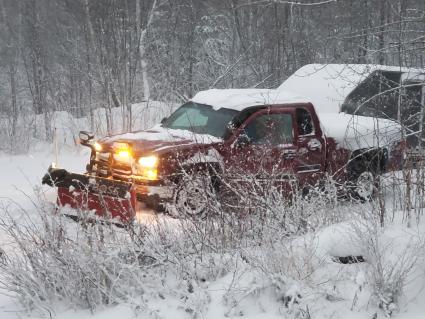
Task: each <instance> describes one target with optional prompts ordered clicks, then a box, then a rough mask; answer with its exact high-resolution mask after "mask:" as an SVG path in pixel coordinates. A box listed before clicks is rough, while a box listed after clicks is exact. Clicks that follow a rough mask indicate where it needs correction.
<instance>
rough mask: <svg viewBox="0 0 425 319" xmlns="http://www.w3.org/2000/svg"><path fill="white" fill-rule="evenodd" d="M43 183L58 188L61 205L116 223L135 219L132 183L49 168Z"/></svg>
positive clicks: (58, 201)
mask: <svg viewBox="0 0 425 319" xmlns="http://www.w3.org/2000/svg"><path fill="white" fill-rule="evenodd" d="M42 184H47V185H49V186H52V187H57V188H58V193H57V199H56V204H57V205H58V206H61V207H71V208H74V209H77V210H79V211H82V212H88V213H94V214H96V215H97V216H99V217H101V218H102V219H103V220H106V221H111V222H113V223H121V224H128V223H130V222H132V221H133V220H134V217H135V207H136V194H135V191H134V189H133V187H132V184H131V183H128V182H123V181H117V180H112V179H108V178H102V177H94V176H90V175H85V174H75V173H69V172H68V171H66V170H65V169H58V168H49V170H48V172H47V174H46V175H45V176H44V177H43V180H42Z"/></svg>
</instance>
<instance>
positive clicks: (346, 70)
mask: <svg viewBox="0 0 425 319" xmlns="http://www.w3.org/2000/svg"><path fill="white" fill-rule="evenodd" d="M378 70H380V71H387V72H401V73H403V80H406V79H418V78H423V75H424V74H425V70H421V69H414V68H403V67H398V66H385V65H378V64H307V65H305V66H303V67H302V68H300V69H298V70H297V71H296V72H295V73H294V74H293V75H291V76H290V77H289V78H288V79H287V80H286V81H285V82H283V83H282V84H281V85H280V86H279V87H278V89H277V90H283V91H285V92H287V91H289V92H293V93H294V94H300V95H302V96H305V97H306V98H307V99H308V100H310V101H311V102H312V103H313V104H314V106H315V107H316V111H317V112H319V113H339V112H340V109H341V105H342V103H343V102H344V100H345V98H346V97H347V96H348V95H349V94H350V93H351V91H353V90H354V89H355V88H356V87H357V86H358V85H359V84H360V82H362V81H363V80H365V79H366V78H367V77H368V76H369V75H370V74H371V73H372V72H374V71H378ZM421 75H422V76H421Z"/></svg>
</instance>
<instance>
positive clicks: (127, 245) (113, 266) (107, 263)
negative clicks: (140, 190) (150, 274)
mask: <svg viewBox="0 0 425 319" xmlns="http://www.w3.org/2000/svg"><path fill="white" fill-rule="evenodd" d="M37 208H38V209H37V210H38V214H37V215H36V216H34V214H32V213H27V212H26V211H22V212H21V214H19V216H16V215H14V214H13V212H12V211H10V213H9V210H10V209H11V208H10V207H4V209H3V210H2V216H3V217H2V218H1V220H0V228H1V229H2V231H4V232H5V233H6V234H7V235H8V238H9V239H10V243H11V244H10V245H9V246H8V247H6V249H5V250H4V253H3V259H2V262H1V263H0V269H1V271H0V283H1V288H2V289H3V290H6V291H9V292H12V293H14V294H15V296H16V297H17V298H18V299H19V301H20V303H21V304H22V305H23V306H25V308H27V309H34V308H35V309H38V310H40V311H45V310H47V311H49V312H51V311H54V309H55V306H56V305H57V304H61V303H62V304H65V306H71V307H73V308H84V309H90V310H91V311H94V310H95V309H97V308H99V307H102V306H104V305H111V304H117V303H122V302H129V301H131V303H133V304H135V305H137V306H139V307H143V306H144V301H143V294H144V290H145V287H146V285H147V284H149V278H146V275H145V273H146V271H147V269H148V268H149V266H150V265H151V263H150V262H149V261H148V262H147V261H146V259H144V258H143V257H144V255H143V252H140V251H137V250H135V249H133V247H132V245H131V240H130V239H129V238H128V236H127V234H126V232H125V231H123V230H120V229H118V228H116V227H115V226H107V225H101V224H96V223H95V224H91V223H85V224H84V227H80V225H78V224H74V223H73V222H72V221H71V220H69V219H68V218H66V217H64V216H62V214H53V209H52V207H48V206H45V207H43V206H38V207H37ZM15 213H16V212H15Z"/></svg>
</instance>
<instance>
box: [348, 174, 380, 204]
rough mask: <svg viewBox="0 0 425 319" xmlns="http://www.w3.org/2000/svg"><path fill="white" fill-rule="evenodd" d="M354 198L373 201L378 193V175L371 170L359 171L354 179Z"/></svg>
mask: <svg viewBox="0 0 425 319" xmlns="http://www.w3.org/2000/svg"><path fill="white" fill-rule="evenodd" d="M353 184H354V185H353V188H352V191H353V195H354V198H356V199H360V200H361V201H363V202H368V201H371V200H372V199H373V198H374V197H375V195H376V175H375V173H374V172H372V171H371V170H364V171H362V172H359V173H358V174H357V176H356V178H355V179H354V181H353Z"/></svg>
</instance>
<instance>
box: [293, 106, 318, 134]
mask: <svg viewBox="0 0 425 319" xmlns="http://www.w3.org/2000/svg"><path fill="white" fill-rule="evenodd" d="M296 117H297V125H298V134H299V135H300V136H302V135H309V134H312V133H313V131H314V130H313V122H312V120H311V115H310V113H309V112H308V111H307V110H306V109H303V108H299V109H297V112H296Z"/></svg>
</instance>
